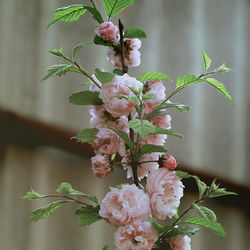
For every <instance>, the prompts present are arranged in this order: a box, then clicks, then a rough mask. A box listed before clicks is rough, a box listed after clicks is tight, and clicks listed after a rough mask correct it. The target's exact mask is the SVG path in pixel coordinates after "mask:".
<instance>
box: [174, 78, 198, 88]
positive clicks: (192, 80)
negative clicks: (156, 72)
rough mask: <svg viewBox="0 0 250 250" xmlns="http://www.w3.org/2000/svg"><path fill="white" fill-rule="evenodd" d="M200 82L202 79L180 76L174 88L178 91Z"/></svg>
mask: <svg viewBox="0 0 250 250" xmlns="http://www.w3.org/2000/svg"><path fill="white" fill-rule="evenodd" d="M202 81H203V80H202V79H199V78H197V77H196V76H195V75H185V76H181V77H179V78H178V79H177V83H176V88H177V89H179V88H182V87H186V86H189V85H192V84H194V83H198V82H202Z"/></svg>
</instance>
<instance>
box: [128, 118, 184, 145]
mask: <svg viewBox="0 0 250 250" xmlns="http://www.w3.org/2000/svg"><path fill="white" fill-rule="evenodd" d="M129 127H130V128H132V129H133V130H134V131H135V132H136V133H138V134H139V135H140V136H141V137H142V138H143V139H144V140H145V139H146V137H147V136H148V135H152V134H169V135H174V136H177V137H180V138H182V136H181V135H180V134H177V133H174V132H173V131H172V130H169V129H164V128H158V127H156V126H154V125H153V124H152V123H151V122H149V121H147V120H143V119H141V120H140V119H133V120H131V121H130V122H129Z"/></svg>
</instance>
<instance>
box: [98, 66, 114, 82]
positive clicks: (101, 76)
mask: <svg viewBox="0 0 250 250" xmlns="http://www.w3.org/2000/svg"><path fill="white" fill-rule="evenodd" d="M95 76H96V78H97V79H98V80H99V81H100V82H101V83H108V82H112V80H113V78H114V76H115V75H114V74H113V73H109V72H103V71H101V70H100V69H95Z"/></svg>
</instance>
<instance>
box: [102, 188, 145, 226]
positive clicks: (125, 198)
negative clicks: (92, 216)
mask: <svg viewBox="0 0 250 250" xmlns="http://www.w3.org/2000/svg"><path fill="white" fill-rule="evenodd" d="M110 190H111V191H110V192H108V193H107V194H106V196H105V197H104V199H103V201H102V204H101V209H100V211H99V214H100V216H101V217H103V218H105V219H107V221H108V222H109V223H110V224H112V225H114V226H116V227H119V226H122V225H128V224H130V223H132V222H133V221H135V220H138V219H142V218H143V217H147V216H149V215H150V205H149V197H148V195H147V194H146V193H144V191H143V190H141V189H139V188H138V187H136V185H135V184H132V185H128V184H127V185H123V186H122V189H118V188H113V187H110Z"/></svg>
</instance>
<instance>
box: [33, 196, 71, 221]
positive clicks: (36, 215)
mask: <svg viewBox="0 0 250 250" xmlns="http://www.w3.org/2000/svg"><path fill="white" fill-rule="evenodd" d="M66 202H69V201H68V200H61V201H55V202H52V203H50V204H48V205H46V206H44V207H41V208H39V209H37V210H35V211H33V212H32V213H31V214H30V218H29V220H28V223H31V222H32V221H34V222H37V221H38V220H40V219H46V218H48V217H49V216H50V215H51V214H52V213H53V212H54V211H55V210H56V209H57V208H59V207H60V206H61V205H62V204H63V203H66Z"/></svg>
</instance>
